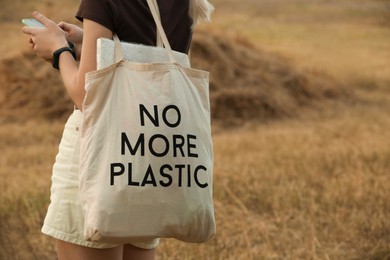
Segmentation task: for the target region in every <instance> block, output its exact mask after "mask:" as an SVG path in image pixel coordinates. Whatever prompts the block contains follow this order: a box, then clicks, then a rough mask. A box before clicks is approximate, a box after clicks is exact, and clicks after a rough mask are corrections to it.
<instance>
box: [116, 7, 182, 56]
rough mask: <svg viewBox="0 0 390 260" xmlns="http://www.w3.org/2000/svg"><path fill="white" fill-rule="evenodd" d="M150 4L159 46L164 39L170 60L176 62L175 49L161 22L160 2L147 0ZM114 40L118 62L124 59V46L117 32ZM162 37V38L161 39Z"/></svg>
mask: <svg viewBox="0 0 390 260" xmlns="http://www.w3.org/2000/svg"><path fill="white" fill-rule="evenodd" d="M146 1H147V3H148V6H149V9H150V11H151V13H152V16H153V19H154V22H155V23H156V26H157V46H158V45H159V40H160V39H161V40H162V43H163V44H164V47H165V49H166V50H167V53H168V57H169V61H170V62H171V63H175V58H174V57H173V51H172V48H171V45H170V44H169V41H168V37H167V35H166V33H165V31H164V28H163V26H162V24H161V19H160V12H159V9H158V4H157V1H156V0H146ZM113 38H114V42H115V63H118V62H119V61H121V60H122V59H123V52H122V46H121V44H120V40H119V38H118V36H117V35H116V34H114V37H113ZM159 38H160V39H159Z"/></svg>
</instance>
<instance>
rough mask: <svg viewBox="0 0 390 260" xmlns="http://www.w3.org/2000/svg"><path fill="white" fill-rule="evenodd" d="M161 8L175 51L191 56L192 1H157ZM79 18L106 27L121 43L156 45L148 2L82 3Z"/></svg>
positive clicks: (107, 0)
mask: <svg viewBox="0 0 390 260" xmlns="http://www.w3.org/2000/svg"><path fill="white" fill-rule="evenodd" d="M158 5H159V10H160V15H161V22H162V25H163V27H164V30H165V33H166V34H167V37H168V40H169V43H170V44H171V47H172V49H174V50H176V51H179V52H183V53H188V51H189V48H190V43H191V38H192V30H191V25H192V19H191V18H190V16H189V14H188V9H189V0H158ZM76 18H77V19H79V20H81V21H82V20H83V18H86V19H88V20H92V21H94V22H96V23H99V24H101V25H103V26H104V27H106V28H108V29H110V30H111V31H112V32H114V33H116V34H117V35H118V37H119V39H121V41H126V42H133V43H140V44H146V45H152V46H155V45H156V24H155V22H154V20H153V17H152V14H151V12H150V10H149V7H148V4H147V2H146V0H81V4H80V7H79V10H78V11H77V14H76Z"/></svg>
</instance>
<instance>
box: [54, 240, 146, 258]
mask: <svg viewBox="0 0 390 260" xmlns="http://www.w3.org/2000/svg"><path fill="white" fill-rule="evenodd" d="M56 246H57V255H58V260H108V259H109V260H122V257H123V246H117V247H114V248H108V249H97V248H89V247H84V246H80V245H76V244H72V243H68V242H65V241H62V240H57V241H56ZM135 259H137V258H135ZM139 259H141V258H139ZM145 259H146V258H145Z"/></svg>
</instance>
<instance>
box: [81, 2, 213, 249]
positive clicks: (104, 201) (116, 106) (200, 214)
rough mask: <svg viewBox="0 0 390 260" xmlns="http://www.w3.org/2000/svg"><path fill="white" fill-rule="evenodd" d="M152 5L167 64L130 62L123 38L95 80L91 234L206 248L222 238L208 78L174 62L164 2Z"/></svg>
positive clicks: (88, 139)
mask: <svg viewBox="0 0 390 260" xmlns="http://www.w3.org/2000/svg"><path fill="white" fill-rule="evenodd" d="M147 2H148V5H149V8H150V9H151V12H152V14H153V18H154V20H155V22H156V25H157V28H158V30H157V31H158V33H159V34H160V36H161V38H162V41H163V43H164V46H165V49H163V48H162V50H163V51H165V52H166V53H167V57H168V61H167V62H163V63H162V62H159V63H134V62H131V61H129V60H123V58H122V57H123V55H122V52H121V43H120V42H119V39H118V38H117V37H114V42H115V44H114V46H115V60H116V62H115V63H114V64H113V65H111V66H108V67H106V68H104V69H98V70H96V71H93V72H90V73H88V74H87V75H86V96H85V99H84V103H83V123H82V129H81V143H80V157H81V158H80V194H81V195H80V196H81V203H82V207H83V211H84V215H85V226H84V235H85V239H86V240H89V241H98V242H109V243H129V242H132V241H134V242H142V241H146V240H150V239H152V238H158V237H166V238H176V239H179V240H182V241H187V242H204V241H207V240H208V239H210V238H211V237H212V236H213V235H214V234H215V220H214V209H213V201H212V187H213V148H212V140H211V129H210V104H209V92H208V72H205V71H200V70H195V69H192V68H189V67H185V66H182V65H180V64H178V63H176V62H175V58H174V55H173V52H172V50H171V47H170V45H169V42H168V39H167V37H166V35H165V32H164V29H163V27H162V25H161V21H160V19H159V16H158V13H157V10H156V9H157V3H156V2H155V1H153V0H147ZM149 48H158V47H149ZM148 59H150V57H148Z"/></svg>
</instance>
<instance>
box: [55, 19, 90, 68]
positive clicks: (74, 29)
mask: <svg viewBox="0 0 390 260" xmlns="http://www.w3.org/2000/svg"><path fill="white" fill-rule="evenodd" d="M58 26H59V27H60V28H61V29H62V30H64V32H65V34H66V39H67V40H68V41H70V42H71V43H73V44H74V45H75V51H76V59H77V60H80V56H81V46H82V43H83V34H84V31H83V29H82V28H80V27H78V26H77V25H74V24H71V23H66V22H60V23H59V24H58Z"/></svg>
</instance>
